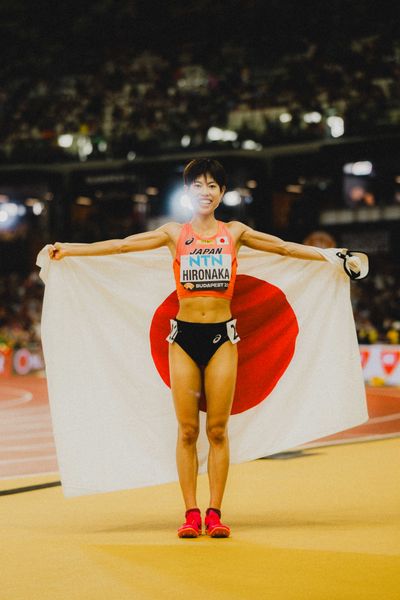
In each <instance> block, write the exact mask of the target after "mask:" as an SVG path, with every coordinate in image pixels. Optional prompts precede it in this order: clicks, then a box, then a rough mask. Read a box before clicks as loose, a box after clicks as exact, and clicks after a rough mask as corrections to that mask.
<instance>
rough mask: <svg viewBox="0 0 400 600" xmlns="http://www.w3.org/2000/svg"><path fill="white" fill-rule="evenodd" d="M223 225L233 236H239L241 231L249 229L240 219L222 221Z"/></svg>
mask: <svg viewBox="0 0 400 600" xmlns="http://www.w3.org/2000/svg"><path fill="white" fill-rule="evenodd" d="M224 225H225V226H226V227H227V228H228V230H229V232H230V233H231V235H234V236H235V237H240V236H241V235H242V233H244V232H245V231H247V230H249V229H250V227H249V226H248V225H245V224H244V223H242V222H241V221H229V222H228V223H224Z"/></svg>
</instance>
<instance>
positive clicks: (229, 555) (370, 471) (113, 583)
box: [0, 438, 400, 600]
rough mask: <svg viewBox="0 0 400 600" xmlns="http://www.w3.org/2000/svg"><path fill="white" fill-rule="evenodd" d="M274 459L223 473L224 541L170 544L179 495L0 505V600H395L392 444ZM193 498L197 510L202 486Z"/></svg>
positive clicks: (398, 522) (399, 496)
mask: <svg viewBox="0 0 400 600" xmlns="http://www.w3.org/2000/svg"><path fill="white" fill-rule="evenodd" d="M283 456H289V457H290V456H292V458H283V457H282V458H280V459H279V458H275V459H269V460H258V461H254V462H250V463H246V464H242V465H235V466H232V467H231V471H230V478H229V482H228V487H227V491H226V497H225V504H224V508H223V520H225V521H226V523H227V524H228V525H230V526H231V528H232V537H231V538H229V539H210V538H207V537H206V536H202V537H201V538H198V539H184V540H181V539H179V538H178V537H177V536H176V529H177V527H178V526H179V525H180V524H181V523H182V521H183V512H184V511H183V508H182V501H181V494H180V489H179V486H178V484H177V483H174V484H168V485H162V486H157V487H151V488H145V489H138V490H130V491H124V492H115V493H112V494H101V495H96V496H86V497H81V498H74V499H69V500H66V499H65V498H64V497H63V495H62V491H61V489H60V487H52V488H48V489H40V490H35V491H29V492H24V493H18V494H12V495H2V497H0V503H1V511H0V536H1V558H0V571H1V576H0V599H1V600H17V599H18V600H47V599H49V600H50V599H51V600H59V599H63V600H64V599H65V600H114V599H115V600H125V599H126V600H128V599H129V600H142V599H143V600H158V599H161V600H163V599H171V600H172V599H180V598H182V599H185V600H197V599H198V600H214V599H221V600H225V599H226V600H235V599H243V600H251V599H253V598H254V599H257V600H259V599H261V600H263V599H264V598H265V599H268V600H275V599H276V600H278V599H279V600H303V599H304V600H339V599H340V600H342V599H349V600H350V599H351V600H356V599H357V600H358V599H359V600H370V599H371V600H372V599H374V600H378V599H379V600H392V599H393V600H399V598H400V481H399V456H400V438H394V439H388V440H383V441H374V442H367V443H359V444H348V445H342V446H328V447H322V448H312V449H307V450H303V452H302V453H301V454H296V453H293V454H290V453H288V454H287V455H283ZM57 478H58V475H57V474H54V475H47V476H37V477H30V478H22V479H12V480H9V481H5V480H2V481H0V490H3V491H4V490H9V489H15V488H19V487H24V486H29V485H36V484H41V483H46V482H50V481H56V480H57ZM199 499H200V502H199V504H200V507H201V508H202V509H205V508H206V507H207V501H208V497H207V478H206V477H205V476H201V477H200V478H199Z"/></svg>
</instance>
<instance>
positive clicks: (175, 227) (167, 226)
mask: <svg viewBox="0 0 400 600" xmlns="http://www.w3.org/2000/svg"><path fill="white" fill-rule="evenodd" d="M182 228H183V225H182V223H176V222H174V221H169V222H168V223H164V224H163V225H161V226H160V227H159V228H158V229H159V231H164V232H165V233H166V234H167V235H168V236H169V237H171V238H176V237H179V236H180V234H181V231H182Z"/></svg>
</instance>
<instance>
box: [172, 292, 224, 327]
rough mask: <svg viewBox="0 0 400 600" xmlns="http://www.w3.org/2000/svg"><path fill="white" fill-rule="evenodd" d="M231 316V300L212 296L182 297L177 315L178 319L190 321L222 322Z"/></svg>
mask: <svg viewBox="0 0 400 600" xmlns="http://www.w3.org/2000/svg"><path fill="white" fill-rule="evenodd" d="M231 317H232V313H231V302H230V300H226V299H224V298H215V297H212V296H196V297H194V298H182V299H181V300H180V302H179V311H178V314H177V315H176V318H177V319H180V320H181V321H188V322H190V323H221V322H222V321H228V320H229V319H231Z"/></svg>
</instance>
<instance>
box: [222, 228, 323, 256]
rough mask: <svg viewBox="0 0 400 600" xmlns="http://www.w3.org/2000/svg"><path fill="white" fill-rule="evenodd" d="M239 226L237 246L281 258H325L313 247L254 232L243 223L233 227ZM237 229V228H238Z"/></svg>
mask: <svg viewBox="0 0 400 600" xmlns="http://www.w3.org/2000/svg"><path fill="white" fill-rule="evenodd" d="M238 226H240V230H239V231H238V233H239V237H238V240H239V244H240V245H242V246H247V247H248V248H252V249H253V250H262V251H263V252H273V253H275V254H281V255H282V256H290V257H292V258H303V259H308V260H326V258H325V257H324V256H323V255H322V254H321V253H320V252H318V250H317V248H314V247H313V246H306V245H304V244H296V243H295V242H287V241H285V240H282V239H281V238H278V237H276V236H274V235H269V234H268V233H263V232H262V231H256V230H255V229H252V228H251V227H248V226H247V225H244V223H239V222H238V223H237V225H236V223H235V224H234V227H235V228H236V227H238ZM238 228H239V227H238Z"/></svg>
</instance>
